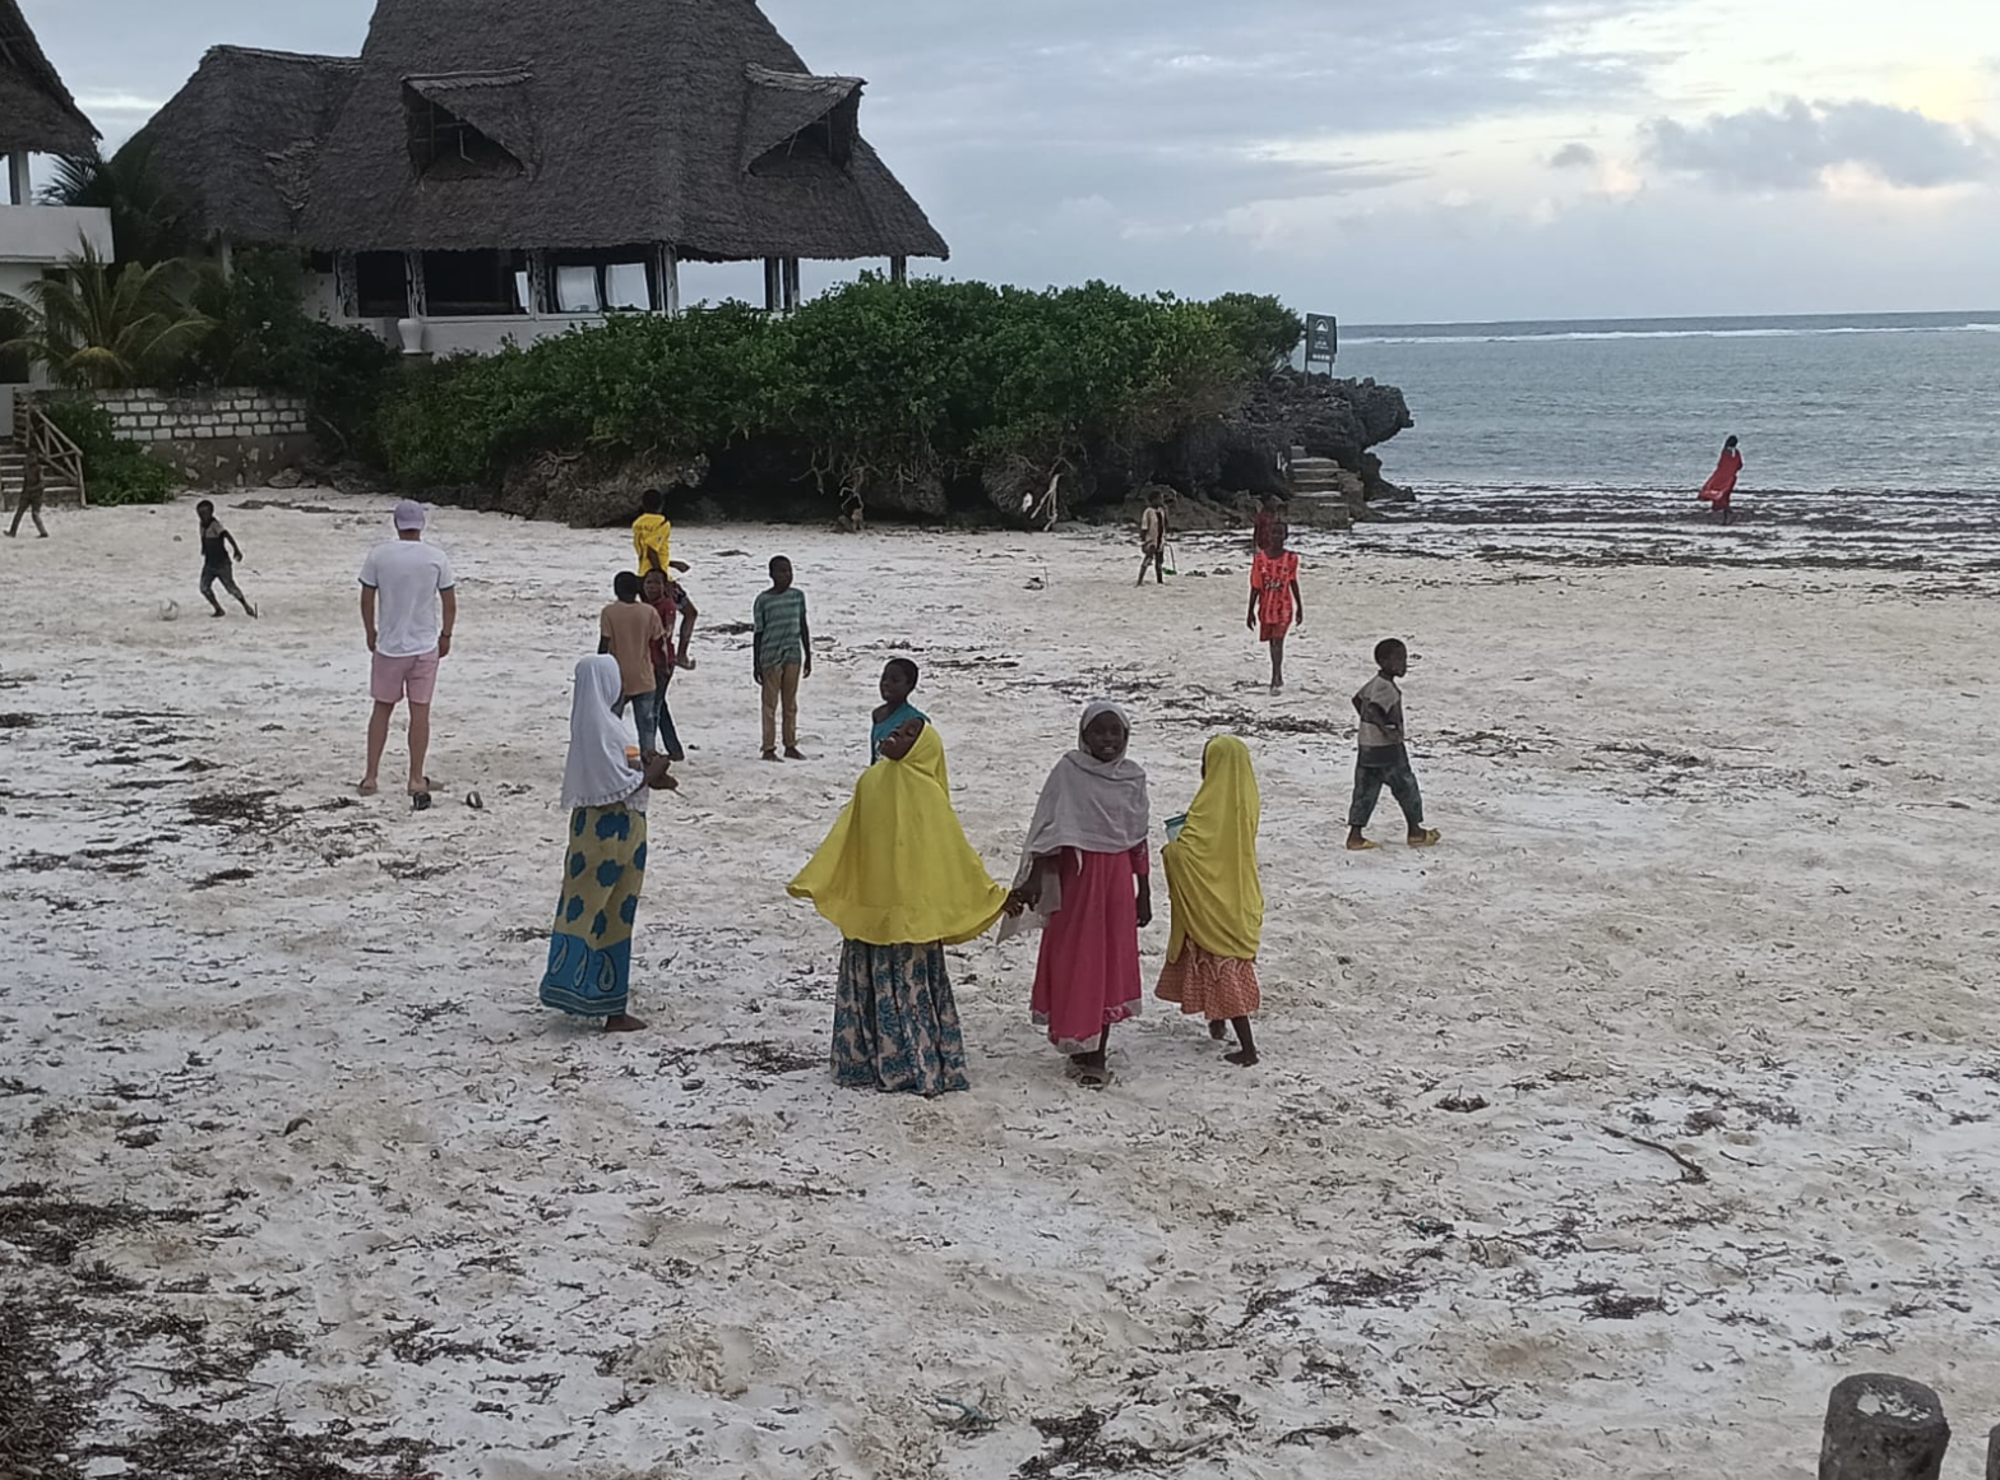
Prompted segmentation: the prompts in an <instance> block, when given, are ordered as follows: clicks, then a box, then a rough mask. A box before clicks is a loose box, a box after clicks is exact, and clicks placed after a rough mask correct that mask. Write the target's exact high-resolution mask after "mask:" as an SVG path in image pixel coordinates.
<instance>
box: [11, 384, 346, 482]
mask: <svg viewBox="0 0 2000 1480" xmlns="http://www.w3.org/2000/svg"><path fill="white" fill-rule="evenodd" d="M43 394H46V393H43ZM92 398H93V399H94V400H95V401H96V402H97V404H98V405H100V406H102V407H103V408H104V409H105V410H106V411H107V412H109V413H110V415H111V422H112V426H113V427H114V428H115V429H116V431H117V433H118V435H119V436H120V437H121V438H123V439H124V440H125V441H127V442H134V443H137V444H138V445H139V446H140V447H143V448H144V449H145V450H146V451H147V452H149V453H151V454H152V455H153V456H154V457H157V458H159V459H160V460H161V461H162V462H165V463H168V464H170V465H171V466H173V467H174V468H175V469H176V470H177V471H178V472H179V473H180V474H181V476H182V477H183V478H186V479H187V480H188V482H189V483H190V484H192V485H193V486H194V487H196V488H217V489H220V488H230V487H243V486H248V485H255V484H260V483H263V482H265V481H266V480H268V479H269V478H271V477H272V476H273V475H275V474H277V473H281V472H286V471H289V470H291V469H294V468H297V467H299V466H300V465H301V464H304V463H307V462H310V461H311V460H312V457H313V455H314V453H315V452H316V450H317V448H316V445H315V442H314V439H313V435H312V428H311V426H310V424H309V422H308V420H307V417H306V403H305V402H304V401H302V400H300V399H299V398H298V397H296V396H279V395H272V394H269V393H268V392H264V391H255V390H219V391H208V392H204V393H200V394H194V395H177V394H173V393H170V392H167V391H147V390H137V391H97V392H95V393H94V394H93V397H92Z"/></svg>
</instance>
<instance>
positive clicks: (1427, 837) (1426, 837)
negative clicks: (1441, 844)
mask: <svg viewBox="0 0 2000 1480" xmlns="http://www.w3.org/2000/svg"><path fill="white" fill-rule="evenodd" d="M1442 837H1444V834H1443V833H1441V832H1439V831H1438V830H1437V829H1436V828H1434V827H1431V828H1426V829H1424V831H1422V832H1421V833H1418V834H1417V835H1416V836H1415V837H1413V838H1411V839H1410V846H1411V847H1412V848H1435V847H1436V846H1437V845H1438V841H1439V839H1441V838H1442Z"/></svg>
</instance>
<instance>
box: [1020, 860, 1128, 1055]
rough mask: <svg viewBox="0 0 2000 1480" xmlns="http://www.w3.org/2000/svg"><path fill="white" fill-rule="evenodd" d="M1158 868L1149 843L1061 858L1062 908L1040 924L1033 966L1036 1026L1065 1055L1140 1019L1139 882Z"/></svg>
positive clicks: (1094, 1044) (1094, 1045)
mask: <svg viewBox="0 0 2000 1480" xmlns="http://www.w3.org/2000/svg"><path fill="white" fill-rule="evenodd" d="M1151 868H1152V864H1151V862H1150V860H1149V858H1148V855H1147V851H1146V845H1145V844H1144V843H1141V844H1139V845H1138V846H1137V847H1136V848H1134V849H1132V850H1131V851H1130V852H1129V853H1082V852H1079V851H1078V850H1076V849H1074V848H1071V849H1067V850H1065V851H1064V853H1063V855H1062V908H1061V909H1059V910H1057V911H1056V912H1055V913H1054V914H1053V915H1051V916H1049V919H1048V923H1047V924H1046V925H1044V926H1043V927H1042V951H1041V957H1040V959H1039V960H1038V961H1037V962H1036V963H1035V995H1034V1001H1033V1008H1034V1014H1035V1025H1036V1026H1037V1027H1045V1028H1047V1029H1048V1030H1049V1042H1051V1043H1053V1044H1054V1045H1055V1046H1056V1047H1057V1048H1058V1049H1059V1050H1061V1051H1062V1052H1063V1053H1069V1054H1077V1053H1093V1052H1095V1051H1096V1049H1097V1039H1098V1035H1100V1034H1101V1033H1103V1031H1104V1030H1105V1029H1106V1028H1108V1027H1110V1026H1111V1025H1112V1024H1113V1023H1122V1022H1124V1021H1125V1020H1126V1019H1127V1018H1131V1017H1137V1016H1138V1015H1139V1008H1140V1006H1141V1004H1142V1003H1143V1002H1144V1001H1145V997H1146V988H1145V985H1144V983H1143V982H1141V981H1140V979H1139V901H1138V897H1137V894H1136V891H1135V890H1134V888H1133V885H1132V881H1133V880H1134V879H1139V878H1144V877H1145V876H1146V875H1147V874H1148V873H1149V872H1150V871H1151Z"/></svg>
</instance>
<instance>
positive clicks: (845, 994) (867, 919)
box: [791, 716, 1007, 1097]
mask: <svg viewBox="0 0 2000 1480" xmlns="http://www.w3.org/2000/svg"><path fill="white" fill-rule="evenodd" d="M791 893H792V895H793V897H794V898H797V899H809V900H811V901H812V902H813V906H814V907H815V908H816V909H818V911H819V912H820V913H821V914H822V915H824V916H826V918H827V919H828V920H831V921H832V922H833V923H834V924H835V925H837V926H839V927H840V933H841V935H842V936H843V937H845V944H844V945H843V947H842V949H841V953H840V982H839V987H838V989H837V990H836V993H835V997H834V1011H833V1076H834V1079H835V1081H836V1082H837V1083H840V1084H843V1085H848V1086H852V1087H854V1088H863V1089H866V1088H873V1089H881V1090H891V1091H896V1092H899V1093H904V1094H920V1095H924V1096H926V1097H931V1096H936V1095H940V1094H945V1093H947V1092H949V1091H951V1090H961V1089H966V1088H969V1085H968V1083H967V1081H966V1077H965V1039H964V1036H963V1035H962V1033H961V1032H960V1030H959V1024H958V1006H957V1004H956V1003H955V1002H953V1000H952V995H951V978H950V976H949V975H948V974H947V971H946V967H945V955H944V948H945V947H946V946H949V945H958V944H960V943H961V942H964V941H968V940H971V939H973V938H974V937H975V936H979V935H984V934H985V933H986V931H987V930H989V929H991V928H992V925H993V922H994V921H996V920H998V919H999V918H1000V912H1001V910H1002V909H1003V908H1005V906H1006V903H1007V891H1006V890H1005V889H1002V888H1001V887H1000V886H999V885H998V884H996V883H994V882H993V880H992V878H991V877H990V876H989V875H988V874H987V872H986V866H985V864H983V863H981V862H980V861H979V855H978V854H977V853H975V852H973V851H972V845H971V844H970V843H968V842H966V840H965V829H964V828H963V827H962V826H960V824H959V820H958V814H957V813H956V812H954V811H953V810H952V806H951V790H950V783H949V781H948V780H947V778H946V773H945V761H944V742H943V741H942V740H940V739H939V738H938V733H937V731H936V730H934V729H932V728H931V726H930V725H929V724H928V723H927V722H926V721H925V720H924V719H923V718H922V716H913V717H911V718H909V719H907V720H905V721H904V722H903V723H902V724H901V725H900V726H898V727H897V728H896V729H895V730H894V731H893V732H891V734H890V735H889V736H888V738H887V739H885V740H884V741H883V742H882V758H881V759H880V760H878V761H877V762H876V763H875V764H874V765H872V766H870V767H869V768H868V769H867V770H866V771H865V772H863V773H862V776H861V779H860V780H859V781H858V782H856V783H855V785H854V799H853V800H852V801H850V802H849V803H848V804H847V810H846V811H844V812H842V813H841V814H840V820H839V821H838V822H836V823H835V824H834V825H833V831H832V832H831V833H829V834H827V839H826V841H825V842H824V843H822V844H820V849H819V852H818V853H816V854H814V855H813V860H812V862H811V863H809V864H807V865H806V867H805V872H803V873H801V874H800V875H799V876H798V877H797V878H796V879H794V880H793V881H792V884H791Z"/></svg>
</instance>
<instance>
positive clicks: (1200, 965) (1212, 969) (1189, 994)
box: [1158, 941, 1262, 1023]
mask: <svg viewBox="0 0 2000 1480" xmlns="http://www.w3.org/2000/svg"><path fill="white" fill-rule="evenodd" d="M1158 996H1159V999H1160V1000H1161V1001H1162V1002H1178V1003H1179V1004H1180V1008H1181V1011H1182V1012H1184V1013H1186V1014H1187V1015H1188V1016H1189V1017H1205V1018H1207V1019H1208V1020H1209V1021H1210V1022H1211V1023H1226V1022H1228V1021H1229V1020H1230V1019H1231V1018H1240V1017H1249V1016H1250V1014H1252V1013H1253V1012H1255V1011H1257V1009H1258V1008H1259V1007H1260V1006H1261V1005H1262V998H1261V996H1260V995H1259V993H1258V990H1257V963H1256V962H1255V961H1236V960H1232V959H1231V958H1229V957H1227V956H1215V955H1211V954H1210V953H1209V952H1207V951H1204V950H1203V949H1202V948H1201V947H1200V946H1198V945H1196V944H1195V943H1194V942H1193V941H1189V942H1187V944H1186V945H1184V946H1183V947H1182V948H1181V958H1180V960H1178V961H1169V962H1168V963H1167V964H1166V965H1165V966H1164V967H1162V968H1161V970H1160V985H1159V991H1158Z"/></svg>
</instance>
